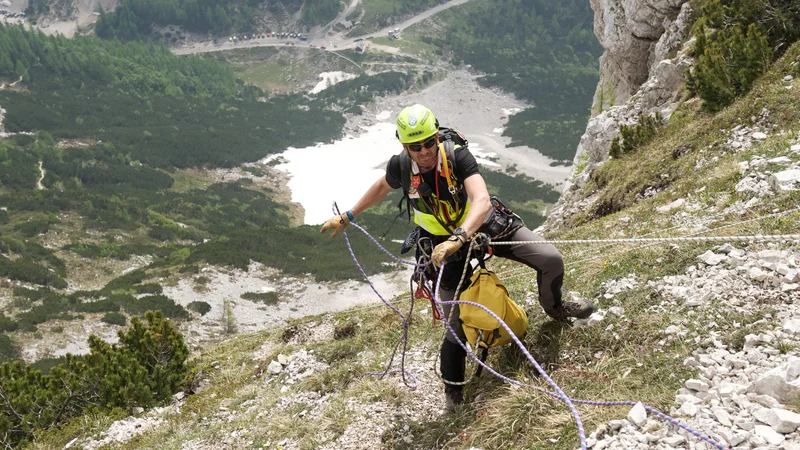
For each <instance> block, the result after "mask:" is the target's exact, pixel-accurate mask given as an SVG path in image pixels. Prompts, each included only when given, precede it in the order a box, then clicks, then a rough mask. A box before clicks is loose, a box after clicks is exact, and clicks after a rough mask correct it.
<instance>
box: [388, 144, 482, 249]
mask: <svg viewBox="0 0 800 450" xmlns="http://www.w3.org/2000/svg"><path fill="white" fill-rule="evenodd" d="M445 143H446V142H443V143H440V144H439V162H438V167H437V173H438V176H440V177H444V178H446V179H447V184H448V186H449V188H450V191H451V193H452V196H453V199H454V200H455V201H454V202H449V201H446V200H439V199H438V198H437V197H436V192H435V189H436V187H435V186H434V188H433V189H434V192H433V193H432V194H431V195H430V197H427V198H423V196H422V195H421V194H420V192H419V190H418V189H417V188H418V187H419V185H420V183H422V174H421V173H420V171H419V167H418V166H417V163H415V162H414V161H413V160H412V159H411V158H410V157H408V156H407V155H406V158H408V163H410V165H411V170H409V171H408V173H409V177H410V178H411V180H410V185H409V186H408V189H407V190H406V195H408V198H409V200H410V203H411V207H412V208H413V209H414V223H416V224H417V225H419V226H420V227H422V228H423V229H425V231H427V232H429V233H431V234H433V235H436V236H450V235H451V234H453V233H452V232H453V230H455V229H456V228H458V227H460V226H461V224H462V223H464V220H465V219H466V218H467V212H468V211H469V207H470V203H469V199H468V198H467V195H466V192H465V191H464V185H463V183H460V182H459V180H457V179H456V177H455V174H454V173H453V168H454V167H455V156H454V151H455V150H456V149H458V148H460V147H461V146H459V145H453V146H452V151H447V149H446V146H445ZM448 144H449V145H448V146H450V145H452V143H448ZM404 159H405V158H404ZM445 161H446V162H447V164H445ZM403 163H406V162H405V161H404V162H403ZM436 182H437V183H438V182H439V180H438V179H437V180H436ZM462 191H464V192H462ZM460 200H462V201H460ZM462 202H463V203H462ZM454 203H455V204H454ZM437 218H438V219H437Z"/></svg>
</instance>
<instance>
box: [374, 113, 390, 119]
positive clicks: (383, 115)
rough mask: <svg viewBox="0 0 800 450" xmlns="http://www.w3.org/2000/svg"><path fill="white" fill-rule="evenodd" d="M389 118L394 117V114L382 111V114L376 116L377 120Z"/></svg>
mask: <svg viewBox="0 0 800 450" xmlns="http://www.w3.org/2000/svg"><path fill="white" fill-rule="evenodd" d="M389 117H392V112H391V111H381V112H379V113H378V115H377V116H375V119H377V120H386V119H388V118H389Z"/></svg>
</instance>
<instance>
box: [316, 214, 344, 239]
mask: <svg viewBox="0 0 800 450" xmlns="http://www.w3.org/2000/svg"><path fill="white" fill-rule="evenodd" d="M348 224H350V218H349V217H347V213H346V212H345V213H342V214H339V215H336V216H333V217H331V218H330V219H328V221H327V222H325V224H324V225H322V229H321V230H319V232H320V233H324V232H325V231H327V230H333V233H331V239H333V238H335V237H336V235H337V234H339V233H341V232H342V231H344V229H345V228H347V225H348Z"/></svg>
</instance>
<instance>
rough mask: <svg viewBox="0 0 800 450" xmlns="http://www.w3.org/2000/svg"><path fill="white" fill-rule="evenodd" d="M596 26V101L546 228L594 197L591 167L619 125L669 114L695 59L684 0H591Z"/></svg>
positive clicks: (603, 155) (605, 153) (604, 153)
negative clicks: (589, 193)
mask: <svg viewBox="0 0 800 450" xmlns="http://www.w3.org/2000/svg"><path fill="white" fill-rule="evenodd" d="M591 5H592V9H593V10H594V11H595V19H594V32H595V35H596V36H597V39H598V40H599V41H600V44H601V45H602V46H603V48H604V49H605V52H604V53H603V55H602V56H601V57H600V82H599V83H598V85H597V90H596V92H595V97H594V101H593V105H592V112H593V115H594V117H592V119H591V120H590V121H589V123H588V125H587V127H586V132H585V133H584V135H583V136H582V137H581V141H580V143H579V145H578V149H577V152H576V156H575V167H576V169H575V173H573V176H572V177H571V179H570V181H568V182H567V184H566V186H565V188H564V192H563V194H562V198H561V200H560V201H559V202H558V204H557V205H556V206H555V207H554V208H553V210H552V211H550V215H549V218H548V220H547V222H546V223H545V225H544V229H549V230H552V229H554V228H556V227H558V226H559V225H561V224H563V223H564V220H565V219H567V218H568V217H569V216H571V215H572V214H574V213H575V212H577V211H580V210H582V209H583V208H585V207H586V206H588V204H590V203H591V202H592V199H591V197H590V198H588V199H584V200H580V201H576V200H575V199H583V198H584V195H583V192H582V191H581V189H582V188H583V186H584V184H585V182H586V180H587V179H588V174H589V171H590V170H591V168H593V167H595V166H597V165H598V164H601V163H602V162H603V161H605V160H606V159H608V151H609V147H610V146H611V141H612V140H613V139H614V138H615V137H616V136H618V135H619V129H620V125H632V124H635V123H636V122H637V121H638V118H639V116H640V115H655V114H656V113H659V114H661V116H662V117H663V118H664V120H666V119H668V118H669V116H670V115H671V114H672V111H674V109H675V107H676V106H677V99H678V95H679V92H680V90H681V88H682V87H683V85H684V83H685V79H684V73H685V71H686V69H687V68H688V67H690V66H691V64H692V62H693V61H692V60H691V59H690V58H688V57H686V55H685V50H686V49H687V48H689V46H690V44H691V41H690V42H688V43H687V44H686V45H684V42H685V41H686V38H687V35H688V31H689V30H688V29H689V26H690V23H691V15H692V9H691V6H690V4H689V2H688V1H685V0H663V1H659V0H592V2H591Z"/></svg>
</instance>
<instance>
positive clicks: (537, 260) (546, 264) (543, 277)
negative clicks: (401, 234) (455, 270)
mask: <svg viewBox="0 0 800 450" xmlns="http://www.w3.org/2000/svg"><path fill="white" fill-rule="evenodd" d="M542 240H544V238H543V237H541V236H539V235H538V234H536V233H534V232H533V231H531V230H529V229H527V228H525V227H522V228H520V229H519V230H517V231H516V232H515V233H514V234H513V235H512V236H511V237H509V238H508V239H504V240H503V241H505V242H515V241H542ZM492 251H493V252H494V255H495V256H499V257H502V258H507V259H510V260H513V261H517V262H520V263H522V264H525V265H526V266H528V267H530V268H532V269H534V270H536V285H537V287H538V290H539V304H540V305H541V306H542V309H544V311H545V312H546V313H548V314H551V315H552V314H553V313H554V311H555V308H556V307H557V306H561V285H562V283H563V282H564V258H562V257H561V253H559V252H558V250H557V249H556V248H555V247H554V246H552V245H550V244H518V245H496V246H494V247H492ZM468 282H469V280H468V279H467V280H464V283H468ZM465 287H466V286H464V285H462V287H461V288H462V289H463V288H465ZM439 295H440V300H445V301H446V300H453V298H455V289H453V290H445V289H444V288H442V289H441V290H440V292H439ZM453 306H454V307H455V310H454V311H453V315H452V316H450V326H452V327H453V330H455V331H456V333H457V334H458V337H459V339H461V340H462V341H464V339H465V337H464V331H463V330H462V328H461V321H460V318H459V309H458V305H453ZM443 307H444V318H445V319H446V318H447V317H448V315H449V314H450V308H451V305H443ZM447 339H448V340H449V341H450V342H452V343H456V341H455V339H454V338H453V336H452V335H451V334H450V333H449V332H448V333H447Z"/></svg>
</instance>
